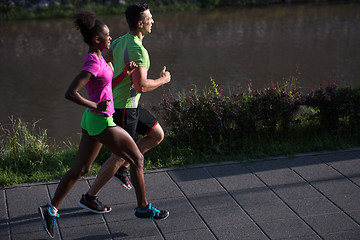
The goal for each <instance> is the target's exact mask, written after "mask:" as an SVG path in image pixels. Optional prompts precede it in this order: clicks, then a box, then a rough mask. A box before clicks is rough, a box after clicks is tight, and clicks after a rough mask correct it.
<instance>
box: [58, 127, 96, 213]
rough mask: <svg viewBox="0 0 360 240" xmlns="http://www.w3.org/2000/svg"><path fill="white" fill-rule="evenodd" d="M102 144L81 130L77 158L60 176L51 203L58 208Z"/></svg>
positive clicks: (87, 169)
mask: <svg viewBox="0 0 360 240" xmlns="http://www.w3.org/2000/svg"><path fill="white" fill-rule="evenodd" d="M101 147H102V144H101V143H99V142H98V141H97V140H96V139H95V138H94V137H90V136H89V134H88V133H87V131H85V130H82V137H81V141H80V144H79V152H78V158H77V161H76V162H75V164H74V165H73V166H72V167H71V169H70V170H69V171H68V172H67V173H66V174H65V175H64V176H63V177H62V179H61V181H60V183H59V185H58V187H57V188H56V191H55V194H54V197H53V199H52V201H51V204H52V205H53V206H54V207H56V208H57V209H58V208H59V206H60V204H61V202H62V201H63V200H64V198H65V196H66V195H67V194H68V193H69V191H70V190H71V189H72V187H73V186H74V184H75V183H76V182H77V181H78V180H79V178H80V177H81V176H83V175H84V174H86V173H87V172H88V171H89V170H90V167H91V165H92V163H93V162H94V160H95V158H96V156H97V155H98V153H99V151H100V149H101Z"/></svg>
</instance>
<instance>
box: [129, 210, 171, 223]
mask: <svg viewBox="0 0 360 240" xmlns="http://www.w3.org/2000/svg"><path fill="white" fill-rule="evenodd" d="M169 216H170V212H169V213H168V215H166V217H164V218H154V219H152V220H157V221H162V220H165V219H167V218H168V217H169ZM135 217H137V218H141V219H149V218H148V217H138V216H136V214H135Z"/></svg>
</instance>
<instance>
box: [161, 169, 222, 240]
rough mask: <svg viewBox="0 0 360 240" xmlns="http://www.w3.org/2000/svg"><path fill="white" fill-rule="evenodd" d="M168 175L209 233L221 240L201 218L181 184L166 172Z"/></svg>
mask: <svg viewBox="0 0 360 240" xmlns="http://www.w3.org/2000/svg"><path fill="white" fill-rule="evenodd" d="M166 174H167V175H168V176H169V178H170V179H171V181H173V182H174V184H175V185H176V186H177V188H178V189H179V190H180V192H181V193H182V194H183V195H184V197H185V199H186V201H188V203H189V204H190V206H191V207H192V209H193V210H194V212H195V213H196V214H197V215H198V216H199V218H200V219H201V221H202V222H203V223H204V224H205V226H206V228H207V229H208V230H209V232H211V234H212V235H213V236H214V238H215V239H217V240H219V238H218V237H217V236H216V234H215V233H214V232H213V230H212V229H211V227H210V226H209V225H208V224H207V222H206V221H205V219H204V218H203V217H202V216H201V214H200V213H199V212H198V210H197V209H196V208H195V206H194V204H192V202H191V201H190V199H189V198H188V196H186V194H185V193H184V191H183V190H182V189H181V187H180V186H179V184H178V183H177V182H176V181H175V180H174V179H173V178H172V177H171V176H170V174H169V173H168V172H166Z"/></svg>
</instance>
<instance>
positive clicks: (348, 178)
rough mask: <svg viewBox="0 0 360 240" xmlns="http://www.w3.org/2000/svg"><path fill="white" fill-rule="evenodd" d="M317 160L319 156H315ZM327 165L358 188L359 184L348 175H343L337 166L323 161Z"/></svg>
mask: <svg viewBox="0 0 360 240" xmlns="http://www.w3.org/2000/svg"><path fill="white" fill-rule="evenodd" d="M316 157H317V158H318V159H319V160H320V158H319V157H318V156H316ZM323 162H324V163H325V164H326V165H327V166H328V167H330V168H332V169H333V170H335V171H336V172H338V173H339V174H341V175H342V176H343V177H344V178H346V179H347V180H349V181H350V182H352V183H354V184H355V185H356V186H357V187H359V188H360V185H359V184H357V183H356V182H354V181H353V180H352V179H351V178H350V177H348V176H347V175H345V174H344V173H342V172H341V171H340V170H338V169H337V168H335V167H333V166H331V165H330V164H329V163H327V162H325V161H323Z"/></svg>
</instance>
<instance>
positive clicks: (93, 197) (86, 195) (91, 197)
mask: <svg viewBox="0 0 360 240" xmlns="http://www.w3.org/2000/svg"><path fill="white" fill-rule="evenodd" d="M85 198H86V200H88V201H94V200H95V199H96V196H93V195H90V194H89V193H85Z"/></svg>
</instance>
